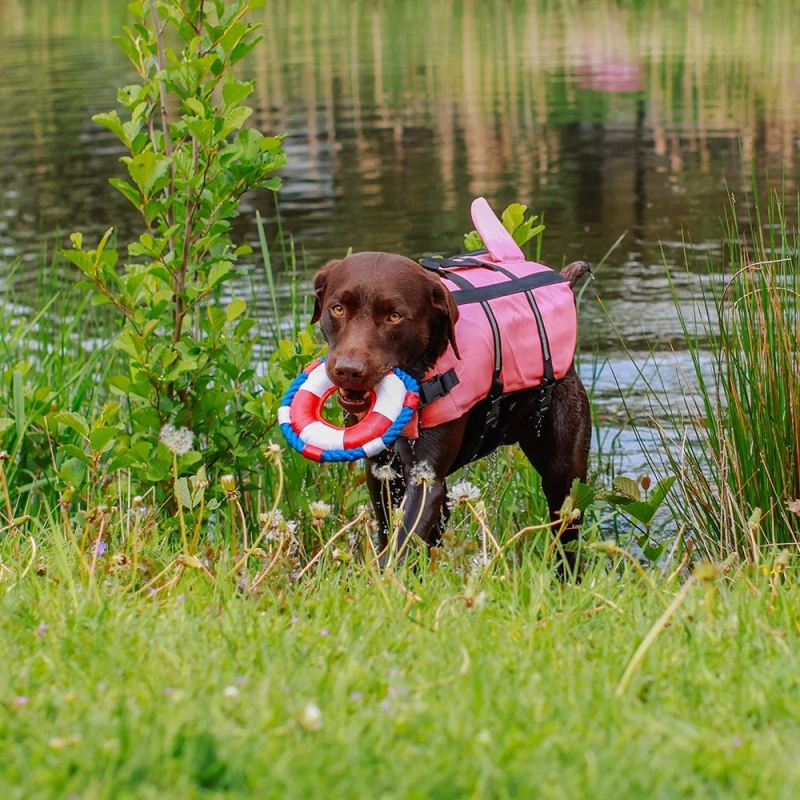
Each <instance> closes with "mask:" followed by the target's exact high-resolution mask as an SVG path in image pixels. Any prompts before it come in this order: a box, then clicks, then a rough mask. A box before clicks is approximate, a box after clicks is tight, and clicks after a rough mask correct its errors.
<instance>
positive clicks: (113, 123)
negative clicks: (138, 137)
mask: <svg viewBox="0 0 800 800" xmlns="http://www.w3.org/2000/svg"><path fill="white" fill-rule="evenodd" d="M92 122H96V123H97V124H98V125H102V126H103V127H104V128H108V129H109V130H110V131H111V132H112V133H113V134H114V136H116V137H117V139H119V140H120V141H121V142H123V143H124V144H128V142H129V141H130V139H129V138H128V135H127V134H126V133H125V128H123V127H122V120H121V119H120V118H119V114H117V112H116V111H108V112H106V113H103V114H95V115H94V116H93V117H92Z"/></svg>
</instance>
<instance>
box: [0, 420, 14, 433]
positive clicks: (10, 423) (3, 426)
mask: <svg viewBox="0 0 800 800" xmlns="http://www.w3.org/2000/svg"><path fill="white" fill-rule="evenodd" d="M13 427H14V420H13V419H11V418H10V417H3V418H2V419H0V433H3V432H4V431H7V430H8V429H9V428H13Z"/></svg>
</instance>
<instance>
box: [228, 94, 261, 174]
mask: <svg viewBox="0 0 800 800" xmlns="http://www.w3.org/2000/svg"><path fill="white" fill-rule="evenodd" d="M252 115H253V109H252V108H250V107H249V106H238V107H237V108H233V109H231V110H230V111H229V112H228V113H227V114H225V116H224V120H225V124H224V125H223V127H222V133H221V135H222V136H227V135H228V134H230V133H233V131H236V130H239V128H241V127H242V125H244V124H245V122H247V120H248V119H250V117H251V116H252ZM257 153H258V150H256V151H255V152H252V151H248V155H247V160H248V161H252V160H254V158H255V156H256V155H257Z"/></svg>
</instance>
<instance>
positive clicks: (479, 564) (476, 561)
mask: <svg viewBox="0 0 800 800" xmlns="http://www.w3.org/2000/svg"><path fill="white" fill-rule="evenodd" d="M491 563H492V562H491V559H489V558H488V557H487V556H484V554H483V553H478V554H476V555H474V556H473V557H472V558H471V559H470V561H469V568H470V572H472V574H473V575H474V574H477V573H479V572H483V571H484V570H485V569H487V568H488V567H489V564H491Z"/></svg>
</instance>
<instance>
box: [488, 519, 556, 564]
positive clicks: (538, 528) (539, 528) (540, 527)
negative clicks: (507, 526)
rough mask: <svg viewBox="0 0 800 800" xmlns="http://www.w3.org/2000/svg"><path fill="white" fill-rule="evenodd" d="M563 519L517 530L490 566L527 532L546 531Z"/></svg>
mask: <svg viewBox="0 0 800 800" xmlns="http://www.w3.org/2000/svg"><path fill="white" fill-rule="evenodd" d="M560 524H561V520H553V521H552V522H544V523H542V524H541V525H529V526H528V527H527V528H522V530H519V531H517V532H516V533H515V534H514V535H513V536H512V537H511V538H510V539H509V540H508V541H507V542H506V543H505V544H504V545H503V548H502V551H501V552H500V553H497V555H495V556H494V558H493V559H492V560H491V561H490V562H489V566H492V564H494V562H495V561H497V559H499V558H502V557H503V556H504V555H505V554H506V553H507V552H508V551H509V550H510V549H511V545H512V544H514V542H516V541H518V540H519V539H521V538H522V537H523V536H524V535H525V534H526V533H530V532H531V531H544V530H547V529H548V528H554V527H555V526H556V525H560Z"/></svg>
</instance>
